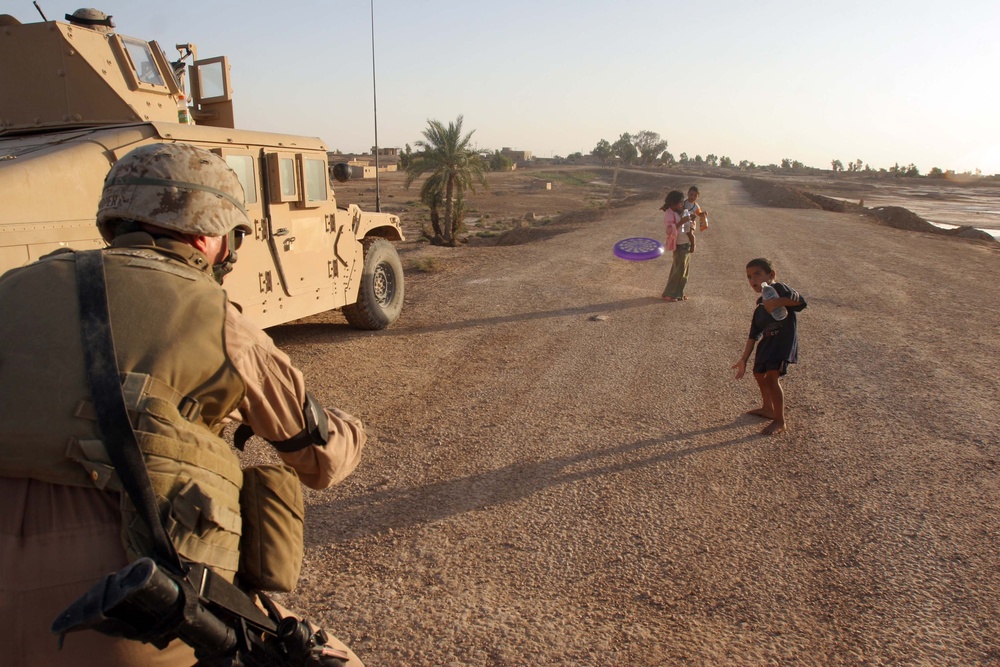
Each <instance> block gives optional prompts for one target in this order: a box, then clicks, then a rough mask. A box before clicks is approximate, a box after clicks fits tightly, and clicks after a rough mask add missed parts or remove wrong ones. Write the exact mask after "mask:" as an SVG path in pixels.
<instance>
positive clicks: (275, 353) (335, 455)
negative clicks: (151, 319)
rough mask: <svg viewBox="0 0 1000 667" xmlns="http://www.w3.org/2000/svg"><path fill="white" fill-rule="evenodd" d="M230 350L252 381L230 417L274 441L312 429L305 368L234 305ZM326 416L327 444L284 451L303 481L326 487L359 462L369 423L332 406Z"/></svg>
mask: <svg viewBox="0 0 1000 667" xmlns="http://www.w3.org/2000/svg"><path fill="white" fill-rule="evenodd" d="M226 352H227V353H228V354H229V357H230V359H231V360H232V362H233V364H234V365H235V366H236V369H237V370H238V371H239V373H240V375H241V376H242V377H243V380H244V382H246V386H247V392H246V396H244V398H243V401H242V402H241V403H240V405H239V407H238V408H237V409H236V411H235V412H234V413H233V414H232V415H230V417H231V418H233V419H234V420H236V421H240V422H242V423H244V424H247V425H248V426H250V427H251V428H252V429H253V431H254V433H255V434H257V435H258V436H260V437H262V438H264V439H265V440H268V441H271V442H281V441H284V440H288V439H290V438H293V437H295V436H296V435H298V434H299V433H301V432H302V431H303V430H304V429H305V428H306V423H305V415H304V414H303V407H304V406H305V403H306V387H305V380H304V378H303V377H302V373H301V372H300V371H299V370H298V369H297V368H295V366H293V365H292V362H291V359H289V358H288V355H287V354H285V353H284V352H282V351H281V350H279V349H278V348H277V347H276V346H275V344H274V341H272V340H271V338H270V336H268V335H267V334H266V333H264V332H263V331H261V330H260V329H259V328H258V327H257V326H255V325H254V324H252V323H251V322H249V321H248V320H247V319H246V318H245V317H243V315H242V314H241V313H240V312H239V311H238V310H236V308H235V307H234V306H232V304H229V306H228V311H227V313H226ZM326 416H327V420H328V421H329V427H330V435H329V437H328V438H327V441H326V443H325V444H323V445H310V446H307V447H305V448H304V449H300V450H299V451H296V452H278V455H279V456H280V457H281V459H282V460H283V461H284V462H285V463H287V464H288V465H290V466H291V467H292V468H294V469H295V471H296V472H297V473H298V475H299V478H300V479H301V480H302V483H303V484H305V485H306V486H308V487H310V488H313V489H325V488H327V487H329V486H332V485H333V484H336V483H337V482H339V481H341V480H342V479H344V478H345V477H347V476H348V475H349V474H350V473H351V471H353V470H354V468H355V467H357V465H358V461H359V460H360V457H361V449H362V448H363V447H364V444H365V439H366V435H365V429H364V425H363V424H362V423H361V420H359V419H357V418H356V417H352V416H351V415H349V414H347V413H346V412H342V411H340V410H337V409H331V408H327V409H326Z"/></svg>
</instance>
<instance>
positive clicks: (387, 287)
mask: <svg viewBox="0 0 1000 667" xmlns="http://www.w3.org/2000/svg"><path fill="white" fill-rule="evenodd" d="M361 243H362V246H363V247H364V255H365V266H364V269H363V270H362V272H361V287H360V289H358V300H357V302H356V303H352V304H350V305H348V306H344V307H343V308H342V312H343V313H344V317H346V318H347V323H348V324H350V325H351V326H352V327H354V328H355V329H365V330H368V331H378V330H379V329H385V328H386V327H387V326H389V325H390V324H392V323H393V322H395V321H396V319H397V318H398V317H399V313H400V312H401V311H402V310H403V264H402V262H400V261H399V255H397V254H396V248H395V247H394V246H393V245H392V244H391V243H389V242H388V241H386V240H385V239H383V238H378V237H374V238H366V239H365V240H364V241H362V242H361Z"/></svg>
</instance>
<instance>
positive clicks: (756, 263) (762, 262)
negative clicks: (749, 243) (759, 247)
mask: <svg viewBox="0 0 1000 667" xmlns="http://www.w3.org/2000/svg"><path fill="white" fill-rule="evenodd" d="M751 267H757V268H758V269H763V270H764V273H774V264H772V263H771V260H769V259H768V258H766V257H757V258H755V259H751V260H750V261H749V262H747V268H748V269H749V268H751Z"/></svg>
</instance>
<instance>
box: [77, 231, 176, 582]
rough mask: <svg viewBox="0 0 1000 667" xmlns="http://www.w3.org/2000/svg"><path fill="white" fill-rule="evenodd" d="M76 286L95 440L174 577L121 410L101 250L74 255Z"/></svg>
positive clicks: (171, 551) (171, 556)
mask: <svg viewBox="0 0 1000 667" xmlns="http://www.w3.org/2000/svg"><path fill="white" fill-rule="evenodd" d="M76 285H77V293H78V295H79V302H80V325H81V327H80V328H81V332H82V335H83V356H84V362H85V364H86V368H87V383H88V385H89V386H90V396H91V400H92V401H93V403H94V409H95V411H96V413H97V427H98V429H99V431H100V434H101V439H102V440H103V441H104V446H105V447H106V448H107V450H108V456H109V457H110V458H111V462H112V464H114V466H115V470H116V471H117V472H118V477H119V478H120V479H121V483H122V487H123V488H124V489H125V492H126V493H127V494H128V497H129V499H130V500H131V501H132V504H133V505H134V506H135V508H136V511H137V512H138V513H139V515H140V516H141V517H142V518H143V520H144V521H145V522H146V525H147V526H148V527H149V530H150V532H151V534H152V537H153V548H154V549H155V550H156V555H157V556H158V557H159V560H160V562H161V563H162V564H163V565H164V566H168V567H170V568H176V571H177V573H178V574H180V573H183V572H184V568H183V567H182V565H181V561H180V558H179V557H178V555H177V550H176V549H175V548H174V544H173V542H171V541H170V538H169V537H167V532H166V530H164V528H163V519H162V517H161V516H160V514H159V512H157V510H156V495H155V494H154V493H153V487H152V484H151V483H150V481H149V472H148V471H147V470H146V462H145V460H144V459H143V456H142V451H141V450H140V449H139V443H138V441H137V440H136V437H135V431H134V430H133V429H132V422H131V421H129V416H128V410H127V408H126V407H125V397H124V395H123V394H122V384H121V375H120V373H119V370H118V357H117V355H116V353H115V342H114V337H113V333H112V331H111V315H110V311H109V309H108V286H107V280H106V278H105V275H104V254H103V252H102V251H101V250H87V251H82V252H77V253H76Z"/></svg>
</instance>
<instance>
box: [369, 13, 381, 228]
mask: <svg viewBox="0 0 1000 667" xmlns="http://www.w3.org/2000/svg"><path fill="white" fill-rule="evenodd" d="M371 8H372V109H373V112H374V114H375V147H374V148H373V149H372V150H373V151H374V152H375V211H376V212H378V213H381V212H382V198H381V193H380V192H379V182H378V91H377V90H376V88H375V0H371Z"/></svg>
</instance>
